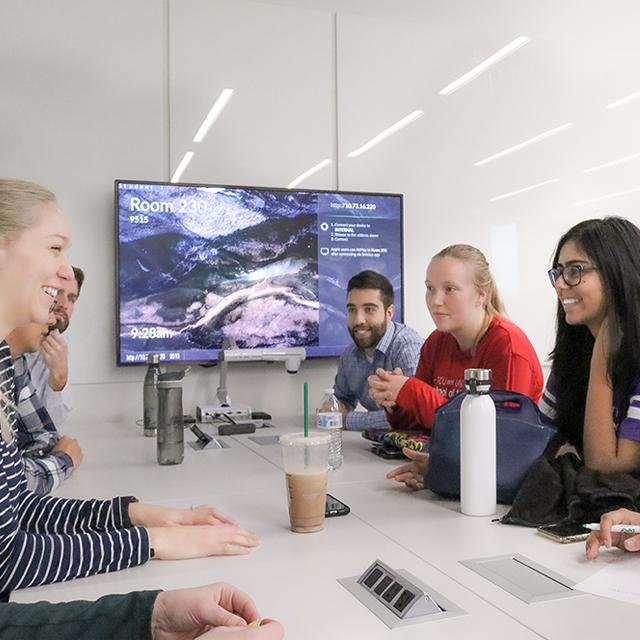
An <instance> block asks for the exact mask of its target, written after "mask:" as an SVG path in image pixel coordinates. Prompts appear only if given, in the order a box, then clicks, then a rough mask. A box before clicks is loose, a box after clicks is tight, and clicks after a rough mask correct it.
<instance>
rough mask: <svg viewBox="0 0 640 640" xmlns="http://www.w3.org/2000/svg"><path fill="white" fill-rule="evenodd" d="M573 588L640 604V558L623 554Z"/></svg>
mask: <svg viewBox="0 0 640 640" xmlns="http://www.w3.org/2000/svg"><path fill="white" fill-rule="evenodd" d="M573 588H574V589H576V590H577V591H586V592H587V593H593V594H594V595H597V596H604V597H605V598H614V599H615V600H622V601H623V602H630V603H632V604H640V558H638V557H635V554H628V555H627V554H625V555H622V554H621V556H620V557H619V558H616V559H615V560H614V561H612V562H610V563H609V564H608V565H607V566H606V567H604V568H603V569H601V570H600V571H597V572H596V573H594V574H593V575H592V576H590V577H589V578H587V579H586V580H583V581H582V582H579V583H578V584H576V585H575V586H574V587H573Z"/></svg>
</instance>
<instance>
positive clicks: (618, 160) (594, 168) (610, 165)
mask: <svg viewBox="0 0 640 640" xmlns="http://www.w3.org/2000/svg"><path fill="white" fill-rule="evenodd" d="M636 158H640V153H634V154H633V155H630V156H625V157H624V158H618V159H617V160H611V162H605V163H604V164H598V165H596V166H595V167H589V168H588V169H585V170H584V173H591V172H592V171H599V170H600V169H604V168H606V167H613V166H615V165H617V164H622V163H623V162H628V161H629V160H635V159H636Z"/></svg>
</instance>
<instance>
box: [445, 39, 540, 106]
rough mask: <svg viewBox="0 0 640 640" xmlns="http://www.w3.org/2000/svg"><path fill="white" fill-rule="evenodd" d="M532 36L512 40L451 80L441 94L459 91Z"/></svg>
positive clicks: (446, 94)
mask: <svg viewBox="0 0 640 640" xmlns="http://www.w3.org/2000/svg"><path fill="white" fill-rule="evenodd" d="M530 40H531V38H528V37H527V36H519V37H517V38H516V39H515V40H513V41H511V42H510V43H509V44H508V45H506V46H504V47H502V49H500V50H499V51H496V52H495V53H494V54H493V55H491V56H489V57H488V58H487V59H486V60H484V61H483V62H481V63H480V64H479V65H478V66H476V67H474V68H473V69H471V71H468V72H467V73H465V74H464V75H463V76H460V77H459V78H458V79H457V80H454V81H453V82H450V83H449V84H448V85H447V86H446V87H445V88H444V89H442V91H440V95H443V96H448V95H450V94H452V93H453V92H454V91H457V90H458V89H460V88H461V87H463V86H464V85H465V84H467V83H468V82H471V81H472V80H475V79H476V78H477V77H478V76H479V75H480V74H481V73H484V72H485V71H486V70H487V69H488V68H489V67H491V66H493V65H494V64H496V62H499V61H500V60H502V59H503V58H506V57H507V56H508V55H509V54H510V53H513V52H514V51H516V49H519V48H520V47H522V46H523V45H525V44H527V42H529V41H530Z"/></svg>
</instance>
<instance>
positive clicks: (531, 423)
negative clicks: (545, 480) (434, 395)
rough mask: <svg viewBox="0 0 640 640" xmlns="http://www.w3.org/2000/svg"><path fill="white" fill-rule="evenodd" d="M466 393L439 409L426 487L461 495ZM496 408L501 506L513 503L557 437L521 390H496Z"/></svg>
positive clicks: (436, 491)
mask: <svg viewBox="0 0 640 640" xmlns="http://www.w3.org/2000/svg"><path fill="white" fill-rule="evenodd" d="M466 395H467V393H466V391H465V392H462V393H459V394H458V395H456V396H454V397H453V398H451V400H449V402H447V403H446V404H443V405H442V406H440V407H438V408H437V409H436V418H435V421H434V423H433V431H432V433H431V446H430V449H429V466H428V468H427V475H426V477H425V486H426V487H427V488H428V489H431V491H433V492H435V493H439V494H440V495H443V496H446V497H449V498H459V497H460V407H461V405H462V401H463V400H464V398H465V396H466ZM490 396H491V398H492V399H493V401H494V402H495V405H496V449H497V451H496V465H497V469H496V472H497V482H498V487H497V490H498V502H502V503H504V504H511V502H513V499H514V497H515V495H516V492H517V491H518V489H519V487H520V485H521V484H522V481H523V480H524V477H525V475H526V473H527V471H529V469H530V468H531V467H532V466H533V464H534V463H535V462H536V460H538V458H540V456H541V455H542V454H543V453H544V452H545V450H546V449H547V447H548V446H549V444H550V443H551V442H552V441H553V440H554V437H555V436H556V433H557V431H556V428H555V427H554V426H553V424H552V423H551V421H550V420H549V419H548V418H547V417H546V416H545V415H544V414H542V413H541V412H540V410H539V409H538V407H537V406H536V405H535V403H534V402H533V401H532V400H531V399H530V398H528V397H527V396H525V395H522V394H521V393H516V392H515V391H490Z"/></svg>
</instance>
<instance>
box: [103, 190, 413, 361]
mask: <svg viewBox="0 0 640 640" xmlns="http://www.w3.org/2000/svg"><path fill="white" fill-rule="evenodd" d="M115 208H116V219H117V246H118V266H117V278H118V282H117V291H118V305H117V335H118V354H117V361H118V364H121V365H126V364H136V363H144V362H146V360H147V355H148V354H150V353H157V354H159V355H160V359H161V360H165V361H189V362H198V361H211V360H215V359H216V358H217V355H218V350H219V349H220V348H221V347H222V343H223V340H224V339H225V338H234V339H235V341H236V343H237V345H238V347H240V348H244V349H251V348H270V347H279V348H282V347H305V348H306V351H307V356H308V357H319V356H338V355H340V354H341V353H342V351H343V350H344V348H345V347H346V346H347V345H348V344H350V342H351V337H350V336H349V333H348V331H347V328H346V288H347V282H348V281H349V278H351V276H353V275H354V274H356V273H358V272H360V271H362V270H363V269H373V270H374V271H378V272H380V273H382V274H384V275H385V276H387V278H389V280H390V281H391V283H392V284H393V286H394V289H395V294H396V300H395V307H396V315H395V318H396V319H397V320H401V319H402V313H403V311H402V287H403V280H402V196H401V195H398V194H384V193H354V192H345V191H308V190H289V189H270V188H256V187H235V186H234V187H232V186H214V185H204V184H172V183H167V182H134V181H131V180H116V183H115Z"/></svg>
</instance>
